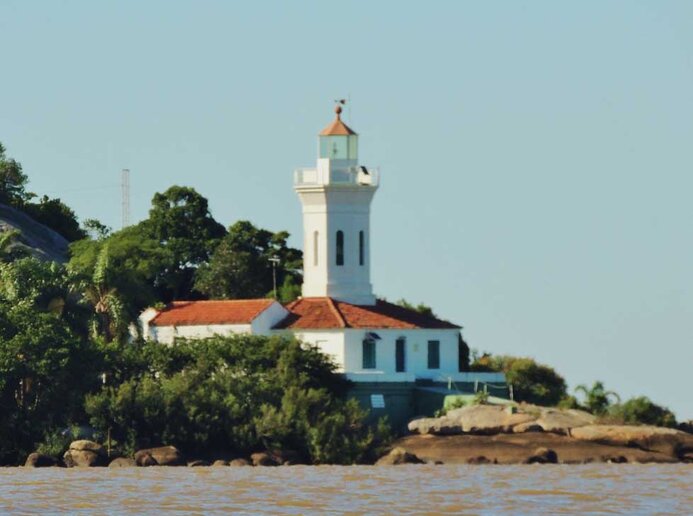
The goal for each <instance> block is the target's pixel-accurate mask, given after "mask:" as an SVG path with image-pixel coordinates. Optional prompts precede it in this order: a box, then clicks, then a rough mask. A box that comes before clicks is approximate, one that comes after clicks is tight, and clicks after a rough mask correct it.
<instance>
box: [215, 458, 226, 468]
mask: <svg viewBox="0 0 693 516" xmlns="http://www.w3.org/2000/svg"><path fill="white" fill-rule="evenodd" d="M228 465H229V461H227V460H223V459H219V460H215V461H214V462H213V463H212V466H214V467H219V466H228Z"/></svg>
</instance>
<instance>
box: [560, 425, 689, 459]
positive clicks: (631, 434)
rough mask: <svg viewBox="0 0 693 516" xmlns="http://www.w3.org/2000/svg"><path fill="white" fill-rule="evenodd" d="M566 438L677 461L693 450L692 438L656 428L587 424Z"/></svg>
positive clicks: (670, 430) (680, 433)
mask: <svg viewBox="0 0 693 516" xmlns="http://www.w3.org/2000/svg"><path fill="white" fill-rule="evenodd" d="M570 436H571V437H572V438H574V439H579V440H582V441H592V442H596V443H600V444H607V445H611V446H629V447H634V448H640V449H641V450H646V451H654V452H658V453H662V454H665V455H669V456H670V457H677V458H680V457H681V456H683V455H685V454H686V453H688V451H689V450H693V435H691V434H687V433H685V432H682V431H680V430H674V429H673V428H661V427H657V426H647V425H644V426H621V425H588V426H582V427H579V428H573V429H572V430H571V431H570Z"/></svg>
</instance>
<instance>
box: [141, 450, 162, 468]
mask: <svg viewBox="0 0 693 516" xmlns="http://www.w3.org/2000/svg"><path fill="white" fill-rule="evenodd" d="M135 464H136V465H138V466H141V467H143V468H146V467H149V466H158V465H159V464H158V462H156V460H155V459H154V457H152V454H151V453H149V452H146V451H145V452H143V453H139V452H138V453H135Z"/></svg>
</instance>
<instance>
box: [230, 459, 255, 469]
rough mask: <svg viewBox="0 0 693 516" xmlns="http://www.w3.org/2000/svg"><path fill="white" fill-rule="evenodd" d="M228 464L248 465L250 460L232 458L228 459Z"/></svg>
mask: <svg viewBox="0 0 693 516" xmlns="http://www.w3.org/2000/svg"><path fill="white" fill-rule="evenodd" d="M229 466H236V467H237V466H250V462H249V461H248V460H247V459H233V460H231V461H229Z"/></svg>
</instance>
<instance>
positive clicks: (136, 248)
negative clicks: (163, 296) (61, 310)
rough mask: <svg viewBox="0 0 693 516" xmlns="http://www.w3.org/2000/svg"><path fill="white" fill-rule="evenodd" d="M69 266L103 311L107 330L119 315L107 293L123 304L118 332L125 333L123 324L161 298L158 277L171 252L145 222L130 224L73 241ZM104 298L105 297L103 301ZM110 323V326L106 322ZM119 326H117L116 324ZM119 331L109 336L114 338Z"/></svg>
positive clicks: (91, 300)
mask: <svg viewBox="0 0 693 516" xmlns="http://www.w3.org/2000/svg"><path fill="white" fill-rule="evenodd" d="M70 255H71V257H70V261H69V263H68V270H69V271H70V272H71V273H72V274H73V276H74V278H75V282H76V284H77V289H78V290H79V291H80V292H82V293H83V294H84V296H85V299H86V301H87V303H88V304H89V306H91V307H92V309H94V310H97V307H98V310H97V311H96V312H93V313H94V314H95V315H96V314H97V313H100V314H101V316H98V317H97V319H101V322H100V323H99V324H98V327H99V328H101V331H103V330H104V329H105V328H106V327H108V325H109V324H110V323H107V319H110V317H115V314H111V315H109V314H110V308H108V307H109V306H110V307H112V308H113V309H116V304H109V303H108V302H105V303H104V302H103V301H106V299H104V296H106V297H108V298H110V299H111V300H112V301H113V303H117V304H119V305H120V308H118V312H119V313H120V315H119V316H118V317H120V318H124V319H122V321H121V323H119V324H118V327H119V328H120V330H118V331H117V332H116V334H118V335H121V336H122V330H123V326H122V325H123V324H126V323H128V322H131V321H134V320H135V319H136V318H137V316H138V315H139V314H140V312H141V311H142V310H143V309H145V308H146V307H148V306H151V305H152V304H154V303H156V302H157V301H158V299H159V298H158V295H157V291H156V286H157V285H156V280H157V278H158V277H159V275H160V274H161V271H162V270H163V269H164V268H165V267H166V264H167V258H168V255H167V254H166V251H165V250H164V249H162V248H161V246H160V245H159V242H157V241H156V240H154V239H152V238H150V237H149V236H148V234H147V232H146V231H145V230H144V229H143V228H142V227H141V225H136V226H130V227H127V228H125V229H122V230H120V231H117V232H115V233H113V234H111V235H110V236H108V237H106V238H103V239H99V240H91V239H84V240H80V241H79V242H74V243H73V244H71V245H70ZM100 299H101V301H99V300H100ZM104 325H106V326H104ZM113 329H115V327H113ZM114 335H115V334H113V335H111V336H108V335H104V336H105V337H106V340H111V338H113V337H114Z"/></svg>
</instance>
